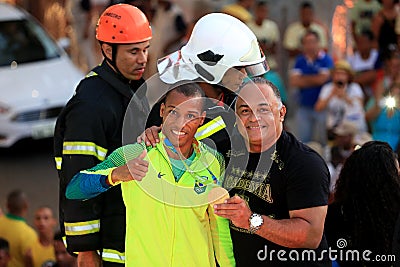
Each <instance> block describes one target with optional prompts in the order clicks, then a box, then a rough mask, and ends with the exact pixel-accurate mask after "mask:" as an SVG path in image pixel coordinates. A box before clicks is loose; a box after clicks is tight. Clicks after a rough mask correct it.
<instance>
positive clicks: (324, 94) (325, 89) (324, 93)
mask: <svg viewBox="0 0 400 267" xmlns="http://www.w3.org/2000/svg"><path fill="white" fill-rule="evenodd" d="M332 89H333V86H332V83H327V84H325V85H324V86H322V89H321V92H320V93H319V96H318V99H321V100H325V99H327V98H328V96H329V95H330V94H331V92H332Z"/></svg>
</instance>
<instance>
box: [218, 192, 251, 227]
mask: <svg viewBox="0 0 400 267" xmlns="http://www.w3.org/2000/svg"><path fill="white" fill-rule="evenodd" d="M214 210H215V214H217V215H218V216H221V217H224V218H227V219H229V220H231V221H232V223H233V224H234V225H235V226H236V227H240V228H244V229H249V227H250V225H249V219H250V216H251V213H252V212H251V210H250V208H249V206H248V205H247V203H246V201H244V200H243V199H242V198H240V197H238V196H234V197H231V198H228V199H227V200H225V202H224V204H217V205H214Z"/></svg>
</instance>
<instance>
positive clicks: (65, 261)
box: [53, 231, 78, 267]
mask: <svg viewBox="0 0 400 267" xmlns="http://www.w3.org/2000/svg"><path fill="white" fill-rule="evenodd" d="M53 245H54V253H55V257H56V264H55V265H54V266H53V267H77V266H78V262H77V260H76V257H74V256H72V255H71V254H69V253H68V251H67V248H66V247H65V244H64V241H63V234H62V233H61V232H60V231H58V232H56V233H55V234H54V243H53Z"/></svg>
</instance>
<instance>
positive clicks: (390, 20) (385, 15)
mask: <svg viewBox="0 0 400 267" xmlns="http://www.w3.org/2000/svg"><path fill="white" fill-rule="evenodd" d="M379 3H381V4H382V9H381V10H380V11H379V12H378V13H376V14H375V16H374V18H373V20H372V25H371V30H372V32H373V33H374V36H375V37H376V39H377V41H378V49H379V54H380V55H381V59H382V61H384V60H385V59H386V58H388V57H389V56H390V53H391V50H393V48H397V39H398V35H397V33H396V29H395V28H396V21H397V20H399V19H400V17H399V12H398V10H397V9H396V5H397V4H398V3H399V0H379Z"/></svg>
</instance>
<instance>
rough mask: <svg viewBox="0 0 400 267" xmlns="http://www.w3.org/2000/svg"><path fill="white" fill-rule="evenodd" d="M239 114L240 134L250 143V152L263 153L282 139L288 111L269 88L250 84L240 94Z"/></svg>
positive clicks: (266, 85) (264, 85)
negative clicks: (284, 120)
mask: <svg viewBox="0 0 400 267" xmlns="http://www.w3.org/2000/svg"><path fill="white" fill-rule="evenodd" d="M236 114H237V115H238V117H237V125H238V130H239V132H240V134H241V135H242V136H243V137H244V139H245V140H247V143H248V148H249V151H250V152H254V153H260V152H263V151H266V150H267V149H269V148H270V147H271V146H272V145H273V144H275V142H276V140H277V139H278V138H279V136H280V134H281V132H282V129H283V123H282V122H283V119H284V116H285V114H286V107H285V106H283V105H282V103H281V101H280V100H278V98H277V97H276V96H275V94H274V92H273V90H272V88H271V86H270V85H269V84H254V83H248V84H247V85H245V86H244V87H243V88H242V90H241V91H240V93H239V98H238V100H237V102H236Z"/></svg>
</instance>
